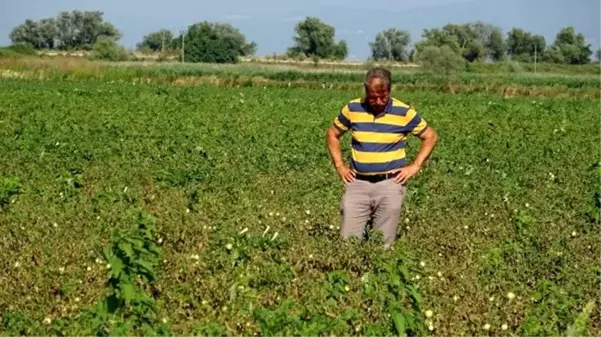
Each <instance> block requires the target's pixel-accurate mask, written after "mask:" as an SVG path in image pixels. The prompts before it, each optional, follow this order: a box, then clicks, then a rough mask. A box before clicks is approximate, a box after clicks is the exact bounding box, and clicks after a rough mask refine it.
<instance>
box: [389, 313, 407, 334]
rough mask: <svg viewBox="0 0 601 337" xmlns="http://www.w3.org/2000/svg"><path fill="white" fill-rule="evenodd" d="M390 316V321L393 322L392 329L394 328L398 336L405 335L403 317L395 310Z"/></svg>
mask: <svg viewBox="0 0 601 337" xmlns="http://www.w3.org/2000/svg"><path fill="white" fill-rule="evenodd" d="M391 316H392V321H393V322H394V329H395V330H396V332H397V334H398V335H399V336H407V333H406V330H405V317H404V316H403V315H402V314H401V313H400V312H398V311H396V310H395V311H393V312H392V314H391Z"/></svg>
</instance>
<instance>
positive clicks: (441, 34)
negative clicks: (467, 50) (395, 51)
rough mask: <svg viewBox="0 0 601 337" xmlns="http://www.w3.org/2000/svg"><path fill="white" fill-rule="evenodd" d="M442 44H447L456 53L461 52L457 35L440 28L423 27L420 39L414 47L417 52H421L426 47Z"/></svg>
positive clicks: (440, 45)
mask: <svg viewBox="0 0 601 337" xmlns="http://www.w3.org/2000/svg"><path fill="white" fill-rule="evenodd" d="M442 46H448V47H449V48H450V49H451V50H452V51H453V52H455V53H457V54H460V53H461V46H460V44H459V40H458V38H457V36H456V35H453V34H451V33H450V32H449V31H448V30H442V29H440V28H433V29H424V32H423V33H422V41H420V42H418V43H417V44H416V45H415V49H416V51H417V53H421V52H422V51H424V49H425V48H426V47H442Z"/></svg>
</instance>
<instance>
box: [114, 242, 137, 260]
mask: <svg viewBox="0 0 601 337" xmlns="http://www.w3.org/2000/svg"><path fill="white" fill-rule="evenodd" d="M117 247H119V249H121V250H122V251H123V252H124V253H125V255H126V256H127V257H129V258H131V257H133V255H134V250H133V249H132V247H131V243H128V242H119V244H117Z"/></svg>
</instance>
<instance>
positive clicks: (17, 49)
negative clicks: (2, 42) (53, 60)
mask: <svg viewBox="0 0 601 337" xmlns="http://www.w3.org/2000/svg"><path fill="white" fill-rule="evenodd" d="M23 55H28V56H29V55H37V53H36V51H35V49H33V47H32V46H31V45H30V44H26V43H19V44H13V45H11V46H8V47H0V57H5V56H23Z"/></svg>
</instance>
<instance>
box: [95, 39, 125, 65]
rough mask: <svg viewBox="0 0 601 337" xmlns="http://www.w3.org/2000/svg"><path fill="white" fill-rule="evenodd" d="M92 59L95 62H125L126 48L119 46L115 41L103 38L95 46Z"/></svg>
mask: <svg viewBox="0 0 601 337" xmlns="http://www.w3.org/2000/svg"><path fill="white" fill-rule="evenodd" d="M91 57H92V59H95V60H106V61H125V60H126V59H127V52H126V51H125V48H123V47H122V46H119V45H118V44H117V42H115V41H114V40H112V39H109V38H103V39H99V40H98V41H96V43H95V44H94V48H93V49H92V55H91Z"/></svg>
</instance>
